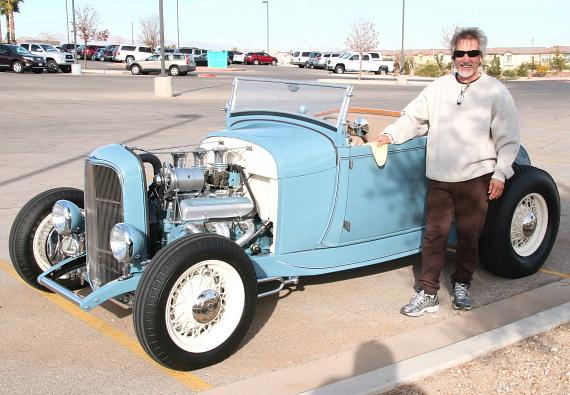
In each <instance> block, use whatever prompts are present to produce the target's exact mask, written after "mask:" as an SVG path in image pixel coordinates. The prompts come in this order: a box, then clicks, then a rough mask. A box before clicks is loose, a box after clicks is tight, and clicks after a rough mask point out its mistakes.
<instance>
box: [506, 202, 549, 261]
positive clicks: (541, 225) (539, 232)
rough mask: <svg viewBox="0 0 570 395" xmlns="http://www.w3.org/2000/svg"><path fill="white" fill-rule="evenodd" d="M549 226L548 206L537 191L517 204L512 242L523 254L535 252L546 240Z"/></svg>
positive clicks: (520, 253)
mask: <svg viewBox="0 0 570 395" xmlns="http://www.w3.org/2000/svg"><path fill="white" fill-rule="evenodd" d="M547 226H548V206H547V204H546V201H545V200H544V198H543V197H542V196H541V195H539V194H536V193H531V194H529V195H527V196H525V197H524V198H523V199H522V200H521V201H520V202H519V204H518V205H517V207H516V209H515V213H514V215H513V220H512V222H511V242H512V245H513V249H514V250H515V252H516V253H517V254H519V255H521V256H529V255H531V254H533V253H534V252H535V251H536V250H537V249H538V247H540V244H541V243H542V241H543V240H544V235H545V234H546V228H547Z"/></svg>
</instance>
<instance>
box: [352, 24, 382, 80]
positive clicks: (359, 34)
mask: <svg viewBox="0 0 570 395" xmlns="http://www.w3.org/2000/svg"><path fill="white" fill-rule="evenodd" d="M351 29H352V30H351V32H350V33H349V34H348V36H347V37H346V40H345V41H344V44H345V45H346V47H347V48H348V49H350V50H351V51H354V52H358V54H359V55H360V62H359V65H358V79H359V80H360V78H361V76H362V55H363V53H365V52H370V51H372V50H373V49H374V48H376V47H377V46H378V32H377V31H376V27H375V26H374V23H373V22H372V21H368V20H364V19H357V20H356V21H355V22H353V23H352V27H351Z"/></svg>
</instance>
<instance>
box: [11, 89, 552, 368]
mask: <svg viewBox="0 0 570 395" xmlns="http://www.w3.org/2000/svg"><path fill="white" fill-rule="evenodd" d="M351 96H352V88H351V87H350V86H339V85H324V84H313V83H301V82H292V81H277V80H260V79H246V78H242V79H236V80H235V81H234V87H233V92H232V96H231V98H230V101H229V102H228V105H227V107H226V109H225V110H226V128H225V129H224V130H221V131H218V132H214V133H210V134H208V135H207V137H206V138H205V139H204V140H203V141H201V142H200V144H198V145H195V146H189V145H181V146H180V147H177V148H174V149H173V148H168V149H166V148H153V149H145V150H143V149H140V148H134V147H127V146H123V145H118V144H114V145H108V146H104V147H101V148H98V149H96V150H95V151H93V152H92V153H91V154H89V155H88V156H87V158H86V160H85V190H84V191H81V190H78V189H74V188H57V189H52V190H49V191H46V192H44V193H41V194H40V195H38V196H36V197H35V198H33V199H32V200H31V201H30V202H28V203H27V204H26V205H25V206H24V207H23V208H22V210H21V211H20V213H19V214H18V216H17V217H16V219H15V221H14V223H13V226H12V229H11V232H10V240H9V243H10V256H11V259H12V262H13V264H14V266H15V268H16V270H17V271H18V273H19V274H20V275H21V277H22V278H23V279H24V280H25V281H26V282H28V283H29V284H30V285H32V286H34V287H37V288H40V289H44V290H46V289H49V290H52V291H53V292H56V293H58V294H61V295H63V296H64V297H66V298H67V299H69V300H71V301H72V302H74V303H76V304H77V305H78V306H79V307H80V308H81V309H83V310H85V311H90V310H92V309H93V308H95V307H96V306H98V305H99V304H101V303H103V302H105V301H107V300H110V299H116V300H120V301H121V302H123V303H127V304H131V305H132V307H133V321H134V326H135V330H136V334H137V336H138V339H139V340H140V342H141V344H142V346H143V348H144V349H145V350H146V352H147V353H148V354H149V355H150V356H151V357H152V358H154V359H155V360H156V361H158V362H159V363H161V364H163V365H165V366H168V367H170V368H173V369H179V370H188V369H195V368H199V367H203V366H207V365H209V364H213V363H216V362H218V361H220V360H222V359H224V358H226V357H227V356H228V355H230V354H231V353H232V351H233V350H234V349H235V348H236V347H237V345H238V343H239V342H240V340H241V339H242V338H243V336H244V334H245V333H246V331H247V329H248V327H249V325H250V322H251V320H252V318H253V315H254V310H255V306H256V298H258V297H261V296H265V295H269V294H273V293H276V292H279V290H281V289H282V288H283V286H284V285H287V284H294V283H296V282H297V281H298V279H299V277H302V276H312V275H319V274H323V273H330V272H334V271H339V270H346V269H351V268H357V267H361V266H366V265H373V264H379V263H381V262H386V261H390V260H394V259H397V258H401V257H405V256H408V255H411V254H416V253H418V252H419V251H420V245H421V240H422V233H423V230H424V205H425V197H426V179H425V175H424V174H425V168H424V166H425V164H424V162H425V146H426V137H420V138H416V139H414V140H412V141H409V142H407V143H405V144H402V145H392V146H390V147H389V149H388V157H387V161H386V162H385V163H384V164H382V163H381V162H377V161H376V159H375V156H374V155H373V153H372V148H371V146H368V145H362V146H352V145H351V139H352V138H353V137H352V136H353V135H358V136H361V137H362V136H365V134H366V133H367V132H368V131H369V135H368V137H370V135H371V134H373V133H378V132H379V131H381V130H382V128H383V126H384V125H385V124H387V123H388V122H392V121H394V120H395V118H394V117H397V116H398V115H399V113H397V112H390V111H382V110H370V109H362V108H354V107H350V106H349V101H350V98H351ZM362 117H366V119H367V122H366V121H364V120H363V119H362ZM159 157H163V160H161V159H159ZM166 158H168V160H166ZM514 167H515V170H516V171H515V173H516V174H515V176H514V177H512V178H511V179H510V180H509V181H508V183H507V187H506V191H505V194H504V196H503V197H502V198H501V199H500V200H499V201H497V202H493V203H492V204H491V207H490V209H489V214H488V218H487V223H486V225H485V231H484V234H483V236H482V238H481V257H480V258H481V262H482V263H483V265H484V266H485V267H486V268H487V269H488V270H489V271H491V272H493V273H495V274H497V275H501V276H505V277H512V278H516V277H521V276H526V275H529V274H532V273H534V272H536V271H537V270H538V269H539V268H540V266H541V265H542V264H543V263H544V261H545V259H546V258H547V256H548V254H549V253H550V250H551V248H552V246H553V243H554V241H555V238H556V234H557V231H558V224H559V217H560V202H559V195H558V190H557V188H556V185H555V183H554V181H553V180H552V178H551V177H550V176H549V175H548V174H547V173H546V172H544V171H543V170H540V169H537V168H535V167H532V166H531V165H530V160H529V157H528V155H527V154H526V151H525V150H524V149H521V151H520V153H519V156H518V157H517V160H516V164H515V165H514ZM450 239H451V240H453V235H451V236H450ZM262 283H263V285H260V284H262ZM84 285H87V286H88V287H89V288H90V292H88V293H86V292H82V293H81V294H78V293H76V292H74V291H75V290H77V289H79V288H81V287H83V286H84ZM260 289H263V291H260Z"/></svg>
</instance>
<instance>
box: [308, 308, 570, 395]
mask: <svg viewBox="0 0 570 395" xmlns="http://www.w3.org/2000/svg"><path fill="white" fill-rule="evenodd" d="M567 322H570V302H568V303H565V304H563V305H561V306H558V307H554V308H552V309H549V310H546V311H543V312H541V313H538V314H535V315H533V316H531V317H527V318H524V319H522V320H519V321H516V322H513V323H512V324H508V325H506V326H504V327H502V328H498V329H494V330H492V331H489V332H486V333H482V334H480V335H477V336H474V337H472V338H470V339H467V340H463V341H460V342H458V343H455V344H451V345H449V346H447V347H443V348H441V349H439V350H435V351H432V352H429V353H426V354H423V355H420V356H417V357H414V358H410V359H408V360H405V361H402V362H399V363H395V364H392V365H389V366H386V367H384V368H381V369H377V370H374V371H372V372H369V373H365V374H362V375H360V376H355V377H352V378H350V379H347V380H343V381H340V382H337V383H334V384H330V385H327V386H324V387H321V388H318V389H315V390H310V391H307V392H304V393H303V395H337V394H338V395H342V394H349V393H350V394H378V393H381V392H385V391H389V390H391V389H394V388H396V387H398V386H399V385H401V384H405V383H410V382H413V381H416V380H419V379H422V378H424V377H427V376H430V375H432V374H434V373H436V372H439V371H442V370H445V369H449V368H451V367H454V366H457V365H461V364H463V363H466V362H469V361H472V360H474V359H476V358H479V357H480V356H483V355H485V354H488V353H491V352H493V351H496V350H498V349H501V348H503V347H506V346H508V345H510V344H513V343H516V342H518V341H521V340H523V339H525V338H527V337H531V336H535V335H537V334H539V333H543V332H546V331H549V330H551V329H554V328H556V327H558V326H560V325H562V324H565V323H567Z"/></svg>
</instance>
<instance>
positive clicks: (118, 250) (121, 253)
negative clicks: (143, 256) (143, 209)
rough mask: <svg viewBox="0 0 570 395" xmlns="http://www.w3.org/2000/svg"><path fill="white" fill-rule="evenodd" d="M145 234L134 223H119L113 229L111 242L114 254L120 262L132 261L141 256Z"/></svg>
mask: <svg viewBox="0 0 570 395" xmlns="http://www.w3.org/2000/svg"><path fill="white" fill-rule="evenodd" d="M144 240H145V234H144V233H142V232H141V231H140V230H138V229H137V228H135V227H134V226H132V225H129V224H125V223H118V224H116V225H115V226H113V229H111V236H110V239H109V242H110V244H111V251H112V252H113V256H114V257H115V259H116V260H118V261H119V262H123V263H125V262H131V261H132V260H133V258H136V257H138V256H140V253H141V251H142V249H143V247H144Z"/></svg>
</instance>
